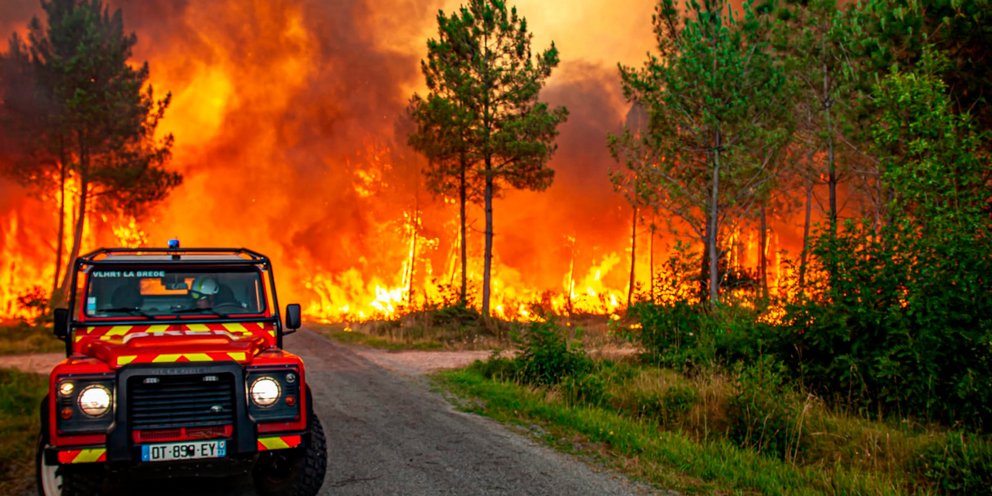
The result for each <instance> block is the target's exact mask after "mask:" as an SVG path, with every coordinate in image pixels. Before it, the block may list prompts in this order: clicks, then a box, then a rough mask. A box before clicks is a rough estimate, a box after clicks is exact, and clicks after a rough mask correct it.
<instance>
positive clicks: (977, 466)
mask: <svg viewBox="0 0 992 496" xmlns="http://www.w3.org/2000/svg"><path fill="white" fill-rule="evenodd" d="M913 469H914V472H915V473H916V474H918V475H919V477H920V478H922V479H923V480H925V481H926V482H927V483H929V484H931V485H932V488H933V489H934V490H935V491H937V492H938V493H940V494H968V495H971V494H990V493H992V443H990V442H989V441H987V440H985V439H981V438H978V437H976V436H971V435H966V434H961V433H950V434H948V435H947V436H946V437H945V438H944V439H943V440H942V442H937V443H933V444H931V445H929V446H927V447H925V448H924V449H922V450H921V452H920V453H919V455H918V456H917V458H916V462H915V464H914V466H913Z"/></svg>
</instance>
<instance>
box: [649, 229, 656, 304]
mask: <svg viewBox="0 0 992 496" xmlns="http://www.w3.org/2000/svg"><path fill="white" fill-rule="evenodd" d="M654 230H655V225H654V217H653V216H652V217H651V243H650V246H651V248H650V253H649V254H648V275H649V276H650V279H649V281H650V284H651V303H654V302H655V301H654V296H655V295H654Z"/></svg>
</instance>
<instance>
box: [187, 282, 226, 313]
mask: <svg viewBox="0 0 992 496" xmlns="http://www.w3.org/2000/svg"><path fill="white" fill-rule="evenodd" d="M219 292H220V284H219V283H217V280H216V279H214V278H212V277H205V276H200V277H197V278H196V279H194V280H193V286H192V287H190V288H189V296H190V297H191V298H193V302H194V303H195V305H196V308H212V307H213V306H214V298H216V296H217V293H219Z"/></svg>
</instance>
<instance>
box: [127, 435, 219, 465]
mask: <svg viewBox="0 0 992 496" xmlns="http://www.w3.org/2000/svg"><path fill="white" fill-rule="evenodd" d="M226 454H227V442H226V441H223V440H213V441H192V442H185V443H163V444H144V445H142V446H141V461H143V462H164V461H170V460H195V459H198V458H222V457H224V456H226Z"/></svg>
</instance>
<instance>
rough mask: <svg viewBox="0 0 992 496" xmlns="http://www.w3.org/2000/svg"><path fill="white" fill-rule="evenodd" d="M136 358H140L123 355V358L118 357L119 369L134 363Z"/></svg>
mask: <svg viewBox="0 0 992 496" xmlns="http://www.w3.org/2000/svg"><path fill="white" fill-rule="evenodd" d="M135 358H138V356H137V355H121V356H119V357H117V366H118V367H121V366H124V365H127V364H129V363H131V362H133V361H134V359H135Z"/></svg>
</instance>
